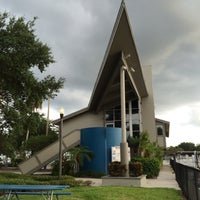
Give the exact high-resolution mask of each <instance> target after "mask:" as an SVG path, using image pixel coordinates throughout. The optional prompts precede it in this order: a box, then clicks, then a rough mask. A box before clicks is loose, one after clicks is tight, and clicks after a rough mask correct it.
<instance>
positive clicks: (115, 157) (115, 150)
mask: <svg viewBox="0 0 200 200" xmlns="http://www.w3.org/2000/svg"><path fill="white" fill-rule="evenodd" d="M128 158H129V161H130V160H131V156H130V148H128ZM111 161H112V162H115V161H118V162H120V161H121V157H120V146H113V147H111Z"/></svg>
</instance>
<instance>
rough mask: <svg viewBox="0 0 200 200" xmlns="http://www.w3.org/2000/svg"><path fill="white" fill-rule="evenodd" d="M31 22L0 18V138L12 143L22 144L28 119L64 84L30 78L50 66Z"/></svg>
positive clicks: (6, 16) (47, 53) (47, 51)
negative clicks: (13, 140)
mask: <svg viewBox="0 0 200 200" xmlns="http://www.w3.org/2000/svg"><path fill="white" fill-rule="evenodd" d="M35 20H36V18H34V19H33V20H31V21H26V20H25V18H24V17H19V18H16V17H12V16H10V15H9V14H8V13H6V12H4V13H2V14H0V134H2V135H9V136H10V135H13V136H14V137H16V138H17V140H16V141H15V142H16V143H17V142H19V143H21V141H22V140H25V137H26V134H27V131H29V128H30V127H31V126H32V125H31V124H30V122H31V118H34V119H36V117H34V116H33V115H35V113H34V112H33V111H34V110H35V109H36V108H39V107H40V105H41V104H42V102H43V101H44V100H47V99H48V97H50V98H54V97H55V96H56V94H57V93H58V92H59V89H60V88H62V87H63V83H64V78H59V79H58V80H56V78H55V77H54V76H51V75H47V76H46V77H44V78H40V79H39V77H36V74H34V71H35V69H38V71H39V72H40V73H41V74H42V73H43V72H44V71H45V70H46V68H47V67H48V66H49V64H51V63H53V62H54V59H53V56H52V53H51V50H50V48H49V47H48V46H47V45H46V44H43V43H42V42H41V41H40V40H39V39H38V38H37V36H36V35H35V30H34V25H35ZM35 124H36V123H35ZM20 138H23V139H20ZM19 146H20V144H19Z"/></svg>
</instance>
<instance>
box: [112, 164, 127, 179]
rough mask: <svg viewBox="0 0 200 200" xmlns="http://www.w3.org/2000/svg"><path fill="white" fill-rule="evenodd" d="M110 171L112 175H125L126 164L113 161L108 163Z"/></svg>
mask: <svg viewBox="0 0 200 200" xmlns="http://www.w3.org/2000/svg"><path fill="white" fill-rule="evenodd" d="M108 172H109V174H110V176H124V174H125V173H126V165H122V164H121V163H120V162H117V161H115V162H111V163H110V164H109V165H108Z"/></svg>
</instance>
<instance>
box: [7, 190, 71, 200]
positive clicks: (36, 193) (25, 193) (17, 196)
mask: <svg viewBox="0 0 200 200" xmlns="http://www.w3.org/2000/svg"><path fill="white" fill-rule="evenodd" d="M5 194H10V195H15V196H16V198H17V199H19V196H20V195H42V196H50V195H51V193H49V192H42V191H40V192H35V191H33V192H32V191H30V192H28V191H26V192H15V191H13V192H10V193H9V192H5ZM71 194H72V192H53V196H56V199H57V200H58V199H59V196H64V195H71Z"/></svg>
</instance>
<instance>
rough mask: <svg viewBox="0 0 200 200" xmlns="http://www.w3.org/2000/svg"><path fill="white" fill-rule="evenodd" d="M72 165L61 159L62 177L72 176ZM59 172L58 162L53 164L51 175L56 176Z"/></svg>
mask: <svg viewBox="0 0 200 200" xmlns="http://www.w3.org/2000/svg"><path fill="white" fill-rule="evenodd" d="M73 168H74V163H73V162H72V161H70V160H66V159H64V158H63V159H62V174H63V175H72V176H73V175H74V169H73ZM58 172H59V161H55V162H54V163H53V168H52V172H51V173H52V175H54V176H57V175H58Z"/></svg>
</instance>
